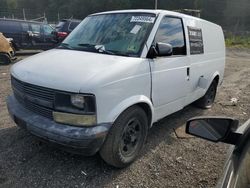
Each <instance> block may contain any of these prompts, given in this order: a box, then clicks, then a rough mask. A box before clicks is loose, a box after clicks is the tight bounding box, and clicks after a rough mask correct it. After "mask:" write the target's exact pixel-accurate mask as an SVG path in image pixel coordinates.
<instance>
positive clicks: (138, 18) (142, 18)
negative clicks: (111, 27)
mask: <svg viewBox="0 0 250 188" xmlns="http://www.w3.org/2000/svg"><path fill="white" fill-rule="evenodd" d="M154 21H155V17H152V16H132V18H131V20H130V22H143V23H154Z"/></svg>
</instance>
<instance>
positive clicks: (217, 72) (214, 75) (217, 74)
mask: <svg viewBox="0 0 250 188" xmlns="http://www.w3.org/2000/svg"><path fill="white" fill-rule="evenodd" d="M216 76H219V81H218V84H219V83H220V81H221V77H220V72H219V71H215V73H214V74H213V76H212V79H211V80H210V83H209V85H208V87H209V86H210V85H211V83H212V81H213V80H214V79H215V77H216ZM208 87H207V89H208Z"/></svg>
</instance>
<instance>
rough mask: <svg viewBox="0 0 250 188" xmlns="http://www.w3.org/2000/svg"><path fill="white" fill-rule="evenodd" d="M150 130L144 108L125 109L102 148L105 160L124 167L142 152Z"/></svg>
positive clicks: (101, 151)
mask: <svg viewBox="0 0 250 188" xmlns="http://www.w3.org/2000/svg"><path fill="white" fill-rule="evenodd" d="M147 132H148V120H147V115H146V113H145V112H144V110H143V109H142V108H140V107H138V106H133V107H130V108H128V109H127V110H126V111H124V112H123V113H122V114H121V115H120V116H119V117H118V118H117V120H116V121H115V123H114V125H113V127H112V128H111V130H110V132H109V134H108V137H107V139H106V141H105V143H104V145H103V147H102V148H101V150H100V155H101V157H102V158H103V160H104V161H105V162H107V163H108V164H110V165H112V166H114V167H117V168H123V167H126V166H128V165H129V164H131V163H132V162H133V161H135V159H136V158H137V157H138V155H139V154H140V152H141V150H142V148H143V145H144V143H145V140H146V137H147Z"/></svg>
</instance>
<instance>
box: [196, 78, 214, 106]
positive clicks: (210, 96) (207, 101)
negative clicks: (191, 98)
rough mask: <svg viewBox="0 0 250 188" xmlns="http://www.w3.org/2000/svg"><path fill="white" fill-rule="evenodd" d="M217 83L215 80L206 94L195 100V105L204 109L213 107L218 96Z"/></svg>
mask: <svg viewBox="0 0 250 188" xmlns="http://www.w3.org/2000/svg"><path fill="white" fill-rule="evenodd" d="M217 85H218V83H217V81H216V80H213V82H212V83H211V85H210V86H209V88H208V90H207V92H206V93H205V95H204V96H203V97H202V98H200V99H199V100H197V101H196V102H195V105H196V106H198V107H200V108H204V109H209V108H211V107H212V105H213V103H214V100H215V97H216V92H217Z"/></svg>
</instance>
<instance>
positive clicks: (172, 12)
mask: <svg viewBox="0 0 250 188" xmlns="http://www.w3.org/2000/svg"><path fill="white" fill-rule="evenodd" d="M135 12H136V13H151V14H156V15H159V14H168V15H170V16H177V17H182V18H191V19H194V20H201V21H203V22H207V23H210V24H214V25H217V24H215V23H212V22H209V21H207V20H204V19H201V18H198V17H194V16H190V15H187V14H183V13H179V12H174V11H169V10H162V9H156V10H155V9H129V10H115V11H106V12H100V13H95V14H91V15H100V14H115V13H135ZM217 26H219V25H217ZM219 27H220V26H219Z"/></svg>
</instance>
